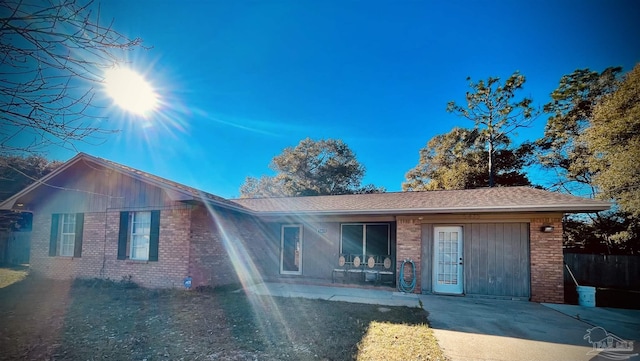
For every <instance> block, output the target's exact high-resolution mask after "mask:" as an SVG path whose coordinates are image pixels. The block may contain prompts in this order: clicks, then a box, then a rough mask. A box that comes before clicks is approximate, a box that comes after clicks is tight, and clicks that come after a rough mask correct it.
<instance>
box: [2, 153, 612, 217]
mask: <svg viewBox="0 0 640 361" xmlns="http://www.w3.org/2000/svg"><path fill="white" fill-rule="evenodd" d="M80 161H90V162H93V163H96V164H98V165H102V166H105V167H109V168H112V169H114V170H118V171H120V172H123V173H125V174H127V175H129V176H131V177H134V178H136V179H139V180H142V181H145V182H148V183H151V184H154V185H156V186H159V187H162V188H163V189H165V190H166V191H167V192H169V194H171V195H172V196H173V197H175V198H176V199H179V200H197V201H206V202H209V203H212V204H216V205H219V206H222V207H226V208H230V209H235V210H238V211H241V212H246V213H256V214H264V215H290V214H326V215H342V214H381V215H382V214H384V215H399V214H418V213H424V214H427V213H465V212H473V213H481V212H525V211H534V212H536V211H554V212H563V213H571V212H575V213H579V212H597V211H602V210H606V209H609V207H610V204H609V203H608V202H602V201H596V200H592V199H587V198H581V197H575V196H571V195H566V194H561V193H556V192H549V191H545V190H541V189H534V188H529V187H496V188H482V189H467V190H451V191H428V192H397V193H376V194H350V195H336V196H315V197H283V198H242V199H225V198H222V197H219V196H216V195H214V194H211V193H207V192H204V191H201V190H199V189H196V188H193V187H189V186H186V185H184V184H180V183H177V182H174V181H171V180H168V179H165V178H162V177H158V176H156V175H153V174H150V173H147V172H143V171H141V170H138V169H135V168H131V167H127V166H125V165H122V164H119V163H115V162H112V161H110V160H106V159H102V158H98V157H94V156H91V155H88V154H85V153H79V154H78V155H76V156H75V157H73V158H72V159H70V160H69V161H67V162H65V164H64V165H62V166H61V167H59V168H58V169H56V170H55V171H53V172H51V173H50V174H48V175H47V176H45V177H43V178H42V179H41V180H39V181H38V182H35V183H33V184H31V185H30V186H28V187H27V188H25V189H23V190H22V191H20V192H18V193H17V194H15V195H13V196H12V197H10V198H9V199H7V200H5V201H4V202H2V203H0V209H12V208H13V205H14V203H15V201H16V200H17V199H19V198H20V197H21V196H22V195H24V194H27V193H29V192H31V191H32V190H34V189H35V188H37V187H40V186H42V184H46V182H47V181H48V180H49V179H51V178H52V177H54V176H56V175H57V174H60V173H62V172H63V171H64V170H65V169H67V168H68V167H70V166H71V165H73V164H75V163H77V162H80Z"/></svg>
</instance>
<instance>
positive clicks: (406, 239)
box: [396, 217, 422, 293]
mask: <svg viewBox="0 0 640 361" xmlns="http://www.w3.org/2000/svg"><path fill="white" fill-rule="evenodd" d="M396 224H397V233H396V244H397V246H396V274H397V275H398V276H397V277H398V279H397V282H400V267H401V266H402V262H403V261H404V260H405V259H411V260H412V261H413V263H414V264H415V267H416V278H417V279H416V288H415V290H414V291H413V292H414V293H420V290H421V287H422V286H421V281H420V272H421V271H420V267H421V263H422V262H421V261H420V258H421V254H422V251H421V243H422V242H421V238H422V231H421V228H422V226H421V224H420V223H419V222H418V221H417V220H414V219H412V218H410V217H398V218H397V223H396ZM410 277H411V273H409V272H408V270H406V271H405V280H406V281H410V279H409V278H410Z"/></svg>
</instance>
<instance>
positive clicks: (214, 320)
mask: <svg viewBox="0 0 640 361" xmlns="http://www.w3.org/2000/svg"><path fill="white" fill-rule="evenodd" d="M426 316H427V315H426V312H425V311H423V310H421V309H418V308H408V307H388V311H387V310H386V309H385V312H380V310H379V307H378V306H375V305H365V304H353V303H344V302H329V301H322V300H307V299H297V298H271V297H264V296H255V295H251V294H249V295H247V294H245V293H244V292H232V291H231V290H230V289H218V290H207V291H204V292H196V291H182V290H160V291H159V290H147V289H141V288H134V287H132V286H131V285H130V284H123V283H119V282H106V281H82V282H75V283H74V284H70V283H69V282H60V281H50V280H38V279H33V278H28V279H27V280H25V281H22V282H20V283H18V284H14V285H12V286H9V287H6V288H3V289H0V325H1V326H0V349H1V350H3V352H2V354H1V355H0V359H1V360H32V359H40V360H103V359H112V360H114V359H115V360H123V359H127V360H147V361H151V360H273V359H278V360H353V359H356V358H360V359H375V358H376V357H379V359H389V356H390V354H389V353H388V352H396V353H397V351H392V349H389V350H387V349H386V348H385V347H382V346H381V347H378V348H376V349H373V350H374V351H375V353H373V354H372V353H369V355H377V356H370V357H368V358H365V357H364V356H365V355H364V354H359V352H363V351H360V350H372V347H373V346H372V345H376V344H382V343H381V342H380V340H381V339H380V338H376V337H383V338H386V339H387V340H388V341H389V342H391V344H394V345H396V346H398V345H397V342H396V341H394V340H398V339H400V340H403V339H406V340H410V341H408V342H411V343H428V344H429V345H435V347H436V349H434V351H433V352H435V353H433V354H432V355H426V356H430V357H422V356H425V355H424V354H422V355H421V357H420V358H417V357H413V356H416V354H408V355H407V354H406V353H405V354H404V355H405V356H404V357H405V359H439V358H441V357H442V356H441V353H437V352H439V349H437V344H436V343H435V339H433V337H432V336H430V333H429V332H430V331H429V329H428V326H426V321H427V319H426ZM370 330H372V331H370ZM374 331H375V332H374ZM408 333H409V334H413V335H411V338H408V337H409V336H410V335H408ZM403 345H405V346H409V343H403ZM400 346H402V345H400ZM394 347H395V346H394ZM430 347H431V346H430ZM401 348H402V347H401ZM410 349H411V348H410V347H407V348H406V350H405V352H406V351H407V350H409V351H410ZM429 349H430V348H426V349H425V348H423V347H421V348H420V350H421V351H420V352H425V351H424V350H429ZM396 356H397V354H396ZM431 356H432V357H431ZM371 357H373V358H371Z"/></svg>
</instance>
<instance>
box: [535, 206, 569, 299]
mask: <svg viewBox="0 0 640 361" xmlns="http://www.w3.org/2000/svg"><path fill="white" fill-rule="evenodd" d="M549 225H550V226H553V227H554V230H553V232H550V233H544V232H542V231H541V228H542V226H549ZM529 233H530V235H529V237H530V250H531V301H533V302H549V303H564V279H563V277H564V272H563V258H562V218H560V217H549V218H535V219H532V220H531V224H530V228H529Z"/></svg>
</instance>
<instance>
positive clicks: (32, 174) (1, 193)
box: [0, 155, 62, 229]
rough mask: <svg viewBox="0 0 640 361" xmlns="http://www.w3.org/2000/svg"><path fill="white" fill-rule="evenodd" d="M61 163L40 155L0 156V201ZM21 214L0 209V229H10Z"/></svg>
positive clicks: (20, 218)
mask: <svg viewBox="0 0 640 361" xmlns="http://www.w3.org/2000/svg"><path fill="white" fill-rule="evenodd" d="M61 164H62V163H60V162H57V161H53V162H50V161H49V160H47V159H46V158H44V157H42V156H36V155H32V156H28V157H20V156H0V202H2V201H4V200H6V199H7V198H9V197H11V196H12V195H14V194H16V193H18V192H19V191H21V190H22V189H24V188H26V187H27V186H28V185H30V184H31V183H33V182H35V181H36V180H37V179H40V178H42V177H44V176H45V175H47V174H49V173H50V172H51V171H52V170H54V169H55V168H57V167H58V166H60V165H61ZM21 220H22V215H21V214H20V213H17V212H12V211H1V210H0V229H12V228H13V225H14V224H16V223H19V222H20V221H21Z"/></svg>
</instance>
